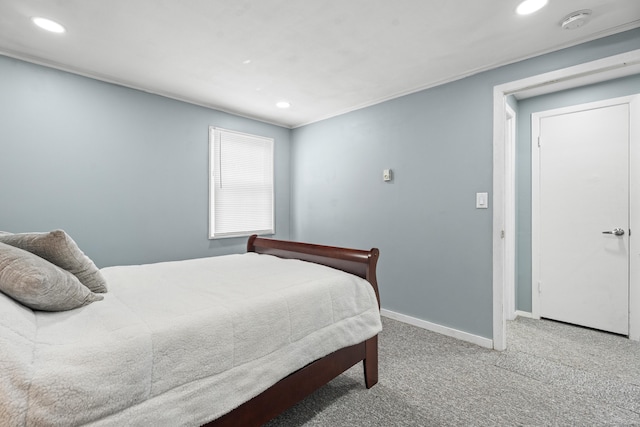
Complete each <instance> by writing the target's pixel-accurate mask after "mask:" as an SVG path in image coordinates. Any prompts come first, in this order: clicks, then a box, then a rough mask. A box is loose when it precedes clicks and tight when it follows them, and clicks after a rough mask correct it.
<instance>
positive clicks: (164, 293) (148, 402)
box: [0, 253, 381, 426]
mask: <svg viewBox="0 0 640 427" xmlns="http://www.w3.org/2000/svg"><path fill="white" fill-rule="evenodd" d="M102 273H103V274H104V276H105V278H106V279H107V283H108V286H109V292H108V293H107V294H105V298H104V300H103V301H99V302H96V303H93V304H91V305H88V306H86V307H82V308H80V309H76V310H72V311H68V312H59V313H45V312H37V311H36V312H34V311H31V310H30V309H27V308H24V307H23V306H21V305H19V304H17V303H16V302H14V301H13V300H11V299H10V298H8V297H6V296H4V295H3V294H1V293H0V425H2V426H5V425H7V426H24V425H27V426H32V425H59V426H63V425H64V426H69V425H79V424H92V425H118V426H123V425H155V426H158V425H167V426H176V425H199V424H202V423H204V422H206V421H208V420H211V419H213V418H216V417H218V416H220V415H222V414H224V413H226V412H228V411H229V410H231V409H233V408H234V407H236V406H238V405H239V404H240V403H242V402H244V401H246V400H248V399H250V398H251V397H253V396H255V395H257V394H258V393H260V392H262V391H263V390H265V389H266V388H268V387H269V386H271V385H272V384H274V383H275V382H277V381H278V380H280V379H281V378H283V377H285V376H286V375H287V374H289V373H291V372H292V371H294V370H297V369H299V368H301V367H303V366H305V365H306V364H308V363H310V362H312V361H313V360H315V359H318V358H319V357H322V356H325V355H327V354H329V353H331V352H333V351H335V350H336V349H338V348H341V347H344V346H348V345H352V344H356V343H358V342H361V341H363V340H365V339H367V338H370V337H372V336H374V335H375V334H377V333H378V332H379V331H380V329H381V324H380V317H379V311H378V307H377V303H376V298H375V294H374V293H373V290H372V288H371V286H370V285H369V284H368V283H367V282H366V281H364V280H362V279H360V278H358V277H356V276H353V275H350V274H346V273H343V272H340V271H337V270H334V269H330V268H326V267H322V266H319V265H315V264H310V263H306V262H301V261H296V260H283V259H279V258H276V257H272V256H268V255H257V254H253V253H248V254H243V255H228V256H221V257H213V258H203V259H195V260H188V261H178V262H165V263H159V264H148V265H140V266H121V267H108V268H104V269H102Z"/></svg>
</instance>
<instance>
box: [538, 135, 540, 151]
mask: <svg viewBox="0 0 640 427" xmlns="http://www.w3.org/2000/svg"><path fill="white" fill-rule="evenodd" d="M538 148H540V137H538Z"/></svg>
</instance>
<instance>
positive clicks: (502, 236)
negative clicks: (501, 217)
mask: <svg viewBox="0 0 640 427" xmlns="http://www.w3.org/2000/svg"><path fill="white" fill-rule="evenodd" d="M500 238H501V239H504V230H501V231H500Z"/></svg>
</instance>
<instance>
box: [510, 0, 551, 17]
mask: <svg viewBox="0 0 640 427" xmlns="http://www.w3.org/2000/svg"><path fill="white" fill-rule="evenodd" d="M547 1H548V0H524V1H523V2H522V3H520V5H519V6H518V8H517V9H516V13H517V14H518V15H529V14H531V13H533V12H537V11H538V10H540V9H542V8H543V7H545V6H546V5H547Z"/></svg>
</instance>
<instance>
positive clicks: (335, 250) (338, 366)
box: [206, 235, 380, 427]
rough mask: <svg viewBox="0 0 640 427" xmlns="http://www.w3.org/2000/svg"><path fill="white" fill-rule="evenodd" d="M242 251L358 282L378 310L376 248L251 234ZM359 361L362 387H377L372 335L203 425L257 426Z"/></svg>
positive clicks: (376, 354)
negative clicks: (340, 274)
mask: <svg viewBox="0 0 640 427" xmlns="http://www.w3.org/2000/svg"><path fill="white" fill-rule="evenodd" d="M247 252H256V253H261V254H268V255H274V256H278V257H281V258H293V259H300V260H304V261H309V262H314V263H316V264H322V265H326V266H329V267H332V268H336V269H338V270H342V271H346V272H348V273H351V274H354V275H356V276H359V277H362V278H364V279H366V280H367V281H368V282H369V283H370V284H371V286H372V287H373V289H374V291H375V294H376V298H377V300H378V307H379V306H380V296H379V292H378V283H377V279H376V265H377V262H378V257H379V251H378V249H376V248H373V249H371V250H370V251H364V250H357V249H346V248H339V247H333V246H322V245H313V244H308V243H299V242H289V241H283V240H274V239H265V238H261V237H258V236H256V235H253V236H251V237H250V238H249V241H248V243H247ZM360 361H362V362H363V365H364V377H365V385H366V387H367V388H371V387H373V386H374V385H375V384H376V383H377V382H378V336H377V335H376V336H374V337H372V338H369V339H368V340H365V341H363V342H361V343H359V344H356V345H352V346H349V347H345V348H342V349H339V350H337V351H335V352H333V353H331V354H329V355H327V356H325V357H323V358H321V359H318V360H316V361H315V362H312V363H310V364H309V365H307V366H305V367H304V368H302V369H299V370H298V371H296V372H294V373H292V374H290V375H289V376H287V377H285V378H283V379H282V380H280V381H279V382H277V383H276V384H274V385H273V386H271V387H270V388H268V389H267V390H265V391H264V392H262V393H261V394H259V395H258V396H256V397H254V398H253V399H251V400H249V401H247V402H245V403H243V404H242V405H240V406H238V407H237V408H235V409H234V410H232V411H231V412H229V413H227V414H225V415H223V416H222V417H220V418H218V419H216V420H213V421H211V422H209V423H208V424H206V426H208V427H214V426H215V427H219V426H260V425H262V424H264V423H265V422H267V421H269V420H270V419H272V418H274V417H276V416H277V415H279V414H280V413H282V412H284V411H285V410H286V409H288V408H290V407H291V406H293V405H295V404H296V403H298V402H299V401H301V400H302V399H304V398H305V397H307V396H309V395H310V394H311V393H313V392H314V391H315V390H317V389H319V388H320V387H322V386H323V385H325V384H327V383H328V382H329V381H331V380H332V379H334V378H335V377H337V376H338V375H340V374H341V373H343V372H344V371H346V370H347V369H349V368H351V367H352V366H354V365H355V364H357V363H359V362H360Z"/></svg>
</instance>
